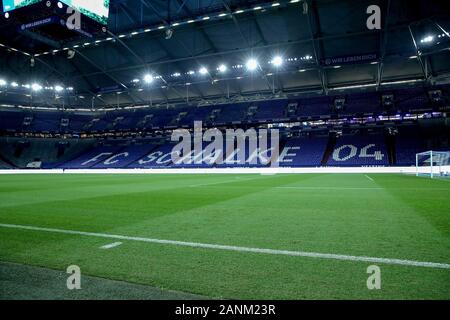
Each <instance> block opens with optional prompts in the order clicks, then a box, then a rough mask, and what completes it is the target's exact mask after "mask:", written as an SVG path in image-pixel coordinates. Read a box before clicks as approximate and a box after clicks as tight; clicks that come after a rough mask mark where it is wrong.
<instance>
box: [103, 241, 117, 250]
mask: <svg viewBox="0 0 450 320" xmlns="http://www.w3.org/2000/svg"><path fill="white" fill-rule="evenodd" d="M121 244H122V242H114V243H110V244H105V245H104V246H101V247H100V249H111V248H114V247H117V246H120V245H121Z"/></svg>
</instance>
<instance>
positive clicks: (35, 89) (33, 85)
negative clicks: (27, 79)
mask: <svg viewBox="0 0 450 320" xmlns="http://www.w3.org/2000/svg"><path fill="white" fill-rule="evenodd" d="M31 89H32V90H33V91H41V90H42V86H41V85H40V84H38V83H33V84H32V85H31Z"/></svg>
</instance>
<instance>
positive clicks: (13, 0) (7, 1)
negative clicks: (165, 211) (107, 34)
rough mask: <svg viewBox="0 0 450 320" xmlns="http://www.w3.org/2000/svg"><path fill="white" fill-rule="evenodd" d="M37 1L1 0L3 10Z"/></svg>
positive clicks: (10, 9)
mask: <svg viewBox="0 0 450 320" xmlns="http://www.w3.org/2000/svg"><path fill="white" fill-rule="evenodd" d="M39 1H41V0H3V12H8V11H12V10H15V9H19V8H23V7H26V6H29V5H32V4H35V3H38V2H39ZM108 2H109V1H108Z"/></svg>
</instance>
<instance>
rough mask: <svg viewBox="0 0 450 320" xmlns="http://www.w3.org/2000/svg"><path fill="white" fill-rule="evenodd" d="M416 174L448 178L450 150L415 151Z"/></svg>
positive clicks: (449, 172)
mask: <svg viewBox="0 0 450 320" xmlns="http://www.w3.org/2000/svg"><path fill="white" fill-rule="evenodd" d="M416 176H427V177H430V178H438V177H440V178H441V177H442V178H450V151H426V152H421V153H417V154H416Z"/></svg>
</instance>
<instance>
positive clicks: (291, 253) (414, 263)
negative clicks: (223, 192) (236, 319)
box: [0, 224, 450, 269]
mask: <svg viewBox="0 0 450 320" xmlns="http://www.w3.org/2000/svg"><path fill="white" fill-rule="evenodd" d="M0 227H3V228H11V229H23V230H32V231H44V232H54V233H63V234H73V235H82V236H91V237H100V238H109V239H120V240H131V241H141V242H149V243H158V244H168V245H175V246H184V247H194V248H203V249H217V250H227V251H237V252H250V253H262V254H271V255H285V256H296V257H308V258H319V259H335V260H343V261H357V262H371V263H383V264H391V265H402V266H413V267H426V268H435V269H450V264H447V263H437V262H425V261H414V260H403V259H390V258H376V257H365V256H350V255H342V254H333V253H318V252H303V251H288V250H275V249H262V248H250V247H238V246H227V245H219V244H208V243H197V242H184V241H175V240H163V239H152V238H144V237H132V236H123V235H114V234H106V233H95V232H84V231H75V230H63V229H53V228H42V227H34V226H22V225H15V224H0Z"/></svg>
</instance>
